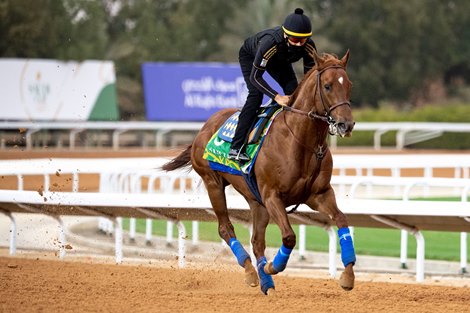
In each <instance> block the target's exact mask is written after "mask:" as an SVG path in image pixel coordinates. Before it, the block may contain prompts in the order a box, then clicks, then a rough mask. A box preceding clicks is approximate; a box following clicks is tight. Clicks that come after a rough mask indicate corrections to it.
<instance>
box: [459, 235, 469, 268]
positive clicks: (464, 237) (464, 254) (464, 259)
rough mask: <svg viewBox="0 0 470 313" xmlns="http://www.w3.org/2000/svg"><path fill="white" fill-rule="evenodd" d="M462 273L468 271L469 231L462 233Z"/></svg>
mask: <svg viewBox="0 0 470 313" xmlns="http://www.w3.org/2000/svg"><path fill="white" fill-rule="evenodd" d="M460 273H462V274H465V273H467V233H464V232H462V233H460Z"/></svg>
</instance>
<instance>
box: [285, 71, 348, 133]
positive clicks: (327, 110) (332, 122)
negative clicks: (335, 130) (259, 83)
mask: <svg viewBox="0 0 470 313" xmlns="http://www.w3.org/2000/svg"><path fill="white" fill-rule="evenodd" d="M332 68H341V69H344V67H343V66H341V65H331V66H327V67H325V68H324V69H322V70H320V71H318V73H317V83H316V85H315V92H314V94H313V100H314V101H315V97H316V95H317V91H318V93H319V94H320V102H321V104H322V106H323V108H324V109H325V115H319V114H317V113H315V112H314V108H312V110H311V111H310V112H305V111H302V110H299V109H295V108H292V107H288V106H283V109H284V110H286V111H290V112H294V113H299V114H303V115H307V116H308V117H309V118H310V119H312V120H313V119H318V120H321V121H324V122H326V123H328V125H329V126H330V125H331V126H335V125H336V121H335V119H334V118H333V117H332V116H331V112H333V110H334V109H336V108H338V107H340V106H342V105H348V106H349V107H351V102H349V101H347V100H344V101H339V102H337V103H335V104H333V105H331V106H330V107H327V106H326V105H325V100H324V97H323V92H322V88H320V87H319V86H320V78H321V74H323V73H324V72H325V71H326V70H328V69H332Z"/></svg>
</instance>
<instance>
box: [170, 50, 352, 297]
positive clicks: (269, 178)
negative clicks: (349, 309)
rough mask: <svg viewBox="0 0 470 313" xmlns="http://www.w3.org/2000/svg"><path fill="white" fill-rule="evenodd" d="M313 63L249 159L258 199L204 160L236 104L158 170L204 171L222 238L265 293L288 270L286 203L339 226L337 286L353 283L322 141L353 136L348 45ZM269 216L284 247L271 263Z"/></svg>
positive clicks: (347, 238) (291, 238)
mask: <svg viewBox="0 0 470 313" xmlns="http://www.w3.org/2000/svg"><path fill="white" fill-rule="evenodd" d="M313 58H314V60H315V64H316V65H315V67H314V68H313V69H312V70H311V71H310V72H309V73H307V74H306V76H305V77H304V79H303V80H302V82H301V83H300V84H299V86H298V88H297V89H296V91H295V92H294V94H293V95H292V96H291V99H290V101H289V104H288V106H285V107H283V108H284V110H283V111H282V112H281V113H280V114H279V115H278V116H277V117H276V119H275V120H274V122H273V124H272V125H271V128H270V131H269V134H268V135H267V137H266V138H265V140H264V143H263V146H262V147H261V149H260V151H259V154H258V156H257V159H256V163H255V165H254V172H255V174H256V179H257V183H258V189H259V192H260V195H261V199H262V204H261V203H259V202H258V201H257V200H256V198H255V196H254V195H253V194H252V193H251V191H250V189H249V188H248V186H247V183H246V182H245V180H244V179H243V177H242V176H238V175H232V174H228V173H222V172H219V171H214V170H212V169H211V168H210V167H209V164H208V161H207V160H205V159H203V154H204V149H205V147H206V144H207V143H208V141H209V140H210V138H211V136H212V135H213V134H214V133H215V132H216V131H217V130H218V129H219V128H220V127H221V125H222V124H223V123H224V121H225V120H227V118H228V117H230V116H231V115H232V114H233V113H234V112H235V109H225V110H221V111H219V112H217V113H215V114H214V115H212V116H211V117H210V118H209V119H208V120H207V122H206V123H205V124H204V126H203V127H202V129H201V130H200V132H199V133H198V135H197V136H196V138H195V139H194V141H193V143H192V144H191V145H189V146H188V147H187V148H186V149H185V150H184V151H183V152H181V154H180V155H178V156H177V157H176V158H174V159H173V160H171V161H170V162H168V163H166V164H165V165H164V166H163V167H162V169H163V170H166V171H172V170H175V169H178V168H183V167H187V166H192V167H193V169H194V170H195V171H196V172H197V173H198V174H199V175H200V176H201V178H202V180H203V181H204V184H205V186H206V188H207V192H208V194H209V198H210V201H211V203H212V206H213V209H214V212H215V214H216V216H217V220H218V223H219V234H220V237H221V238H222V239H223V240H225V242H227V244H228V245H229V246H230V248H231V249H232V251H233V253H234V254H235V256H236V258H237V260H238V263H239V264H240V266H242V267H243V268H244V269H245V281H246V283H247V284H248V285H250V286H257V285H258V284H260V285H261V291H262V292H263V293H264V294H270V293H272V292H273V291H274V281H273V279H272V276H271V275H274V274H277V273H278V272H281V271H283V270H284V269H285V267H286V265H287V261H288V259H289V256H290V253H291V251H292V249H293V248H294V246H295V244H296V236H295V233H294V231H293V229H292V226H291V224H290V222H289V219H288V217H287V212H286V208H287V207H288V206H291V205H295V204H299V203H305V204H307V205H308V206H309V207H310V208H312V209H313V210H316V211H318V212H321V213H324V214H326V215H328V216H329V217H330V218H331V219H332V220H333V221H334V222H335V223H336V225H337V227H338V237H339V241H340V246H341V257H342V261H343V264H344V266H345V270H344V272H343V273H342V275H341V278H340V285H341V287H342V288H343V289H345V290H352V289H353V287H354V279H355V278H354V271H353V265H354V263H355V261H356V257H355V253H354V246H353V243H352V240H351V239H352V238H351V235H350V233H349V228H348V222H347V220H346V217H345V215H344V214H343V213H342V212H341V211H340V210H339V209H338V206H337V204H336V198H335V193H334V191H333V188H332V187H331V185H330V179H331V174H332V170H333V161H332V156H331V153H330V150H329V149H328V147H327V136H328V132H329V133H330V134H332V135H338V136H341V137H346V136H350V135H351V132H352V129H353V127H354V120H353V116H352V112H351V106H350V102H349V99H350V94H351V87H352V85H351V82H350V81H349V78H348V75H347V73H346V65H347V62H348V58H349V51H348V52H346V54H345V55H344V56H343V57H342V58H341V59H338V58H337V57H336V56H334V55H331V54H323V55H322V56H319V55H317V54H316V53H314V55H313ZM230 184H231V185H232V186H233V187H234V188H235V189H236V190H237V191H238V192H239V193H240V194H241V195H243V197H244V198H245V199H246V201H247V202H248V204H249V206H250V209H251V214H252V222H253V235H252V238H251V242H252V244H253V252H254V255H255V257H256V259H257V269H258V275H257V274H256V270H255V268H254V266H253V265H252V263H251V258H250V257H249V254H248V253H247V252H246V250H245V249H244V248H243V246H242V245H241V243H240V242H239V241H238V240H237V239H236V235H235V231H234V228H233V225H232V223H231V221H230V218H229V214H228V211H227V203H226V198H225V191H224V190H225V187H226V186H228V185H230ZM270 219H271V220H272V221H274V222H275V223H276V224H277V225H278V226H279V228H280V230H281V234H282V246H281V248H280V249H279V251H278V253H277V254H276V256H275V257H274V259H273V261H270V262H267V260H266V257H265V254H264V251H265V248H266V242H265V232H266V227H267V225H268V223H269V221H270Z"/></svg>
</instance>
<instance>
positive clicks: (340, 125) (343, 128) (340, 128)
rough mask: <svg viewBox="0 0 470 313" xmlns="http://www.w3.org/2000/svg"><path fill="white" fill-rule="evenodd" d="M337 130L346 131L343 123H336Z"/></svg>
mask: <svg viewBox="0 0 470 313" xmlns="http://www.w3.org/2000/svg"><path fill="white" fill-rule="evenodd" d="M338 128H339V130H340V131H342V132H344V131H346V129H347V127H346V124H345V123H338Z"/></svg>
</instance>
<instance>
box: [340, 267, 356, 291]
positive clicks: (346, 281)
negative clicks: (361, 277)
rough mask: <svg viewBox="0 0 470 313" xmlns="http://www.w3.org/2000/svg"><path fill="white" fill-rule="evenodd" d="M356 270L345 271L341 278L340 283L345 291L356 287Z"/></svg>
mask: <svg viewBox="0 0 470 313" xmlns="http://www.w3.org/2000/svg"><path fill="white" fill-rule="evenodd" d="M354 278H355V277H354V272H352V271H350V272H346V271H344V272H343V273H342V274H341V277H340V278H339V285H340V286H341V288H343V290H345V291H351V290H353V289H354Z"/></svg>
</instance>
